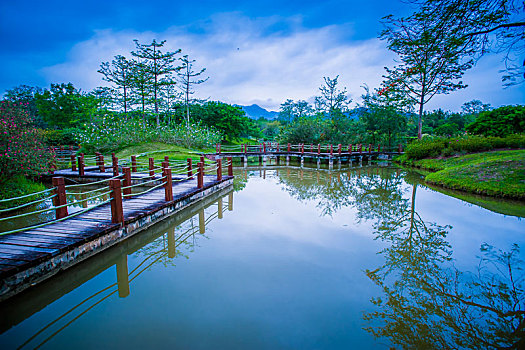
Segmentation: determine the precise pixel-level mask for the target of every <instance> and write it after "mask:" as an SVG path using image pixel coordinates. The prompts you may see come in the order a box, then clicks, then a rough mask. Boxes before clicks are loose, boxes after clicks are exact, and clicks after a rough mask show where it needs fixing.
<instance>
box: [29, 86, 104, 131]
mask: <svg viewBox="0 0 525 350" xmlns="http://www.w3.org/2000/svg"><path fill="white" fill-rule="evenodd" d="M35 99H36V106H37V108H38V113H39V114H40V115H41V116H42V118H43V120H44V121H45V122H46V123H47V124H48V125H49V127H51V128H58V129H64V128H70V127H75V126H77V125H79V124H81V123H83V122H86V121H88V120H90V118H91V116H92V114H94V112H95V111H96V108H97V105H98V101H97V100H96V98H95V97H94V96H90V95H83V94H81V93H80V92H79V91H78V90H77V89H75V87H74V86H73V84H71V83H68V84H51V88H50V89H49V90H47V89H46V90H44V92H42V93H37V94H35Z"/></svg>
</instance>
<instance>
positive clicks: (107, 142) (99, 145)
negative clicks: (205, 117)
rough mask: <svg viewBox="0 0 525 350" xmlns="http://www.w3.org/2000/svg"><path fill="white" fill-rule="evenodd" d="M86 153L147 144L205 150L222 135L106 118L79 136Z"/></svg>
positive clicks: (192, 126)
mask: <svg viewBox="0 0 525 350" xmlns="http://www.w3.org/2000/svg"><path fill="white" fill-rule="evenodd" d="M76 137H77V139H78V140H79V141H80V143H81V145H82V149H83V150H84V151H86V152H95V151H100V152H107V151H117V150H119V149H122V148H124V147H127V146H130V145H135V144H140V143H144V142H154V141H156V142H165V143H168V144H173V145H182V146H185V147H196V148H200V147H206V146H210V145H213V144H215V143H218V142H220V140H221V133H220V132H218V131H216V130H215V129H213V128H209V127H206V126H203V125H200V124H197V123H196V124H190V125H189V128H186V125H182V124H170V125H162V126H160V127H156V126H153V125H151V123H147V122H144V120H142V119H139V118H128V119H125V116H124V115H122V114H119V113H113V114H106V115H104V116H101V117H100V118H98V120H97V121H96V122H94V123H86V124H84V126H83V127H82V128H81V129H79V132H78V133H77V134H76Z"/></svg>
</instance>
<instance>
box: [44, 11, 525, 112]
mask: <svg viewBox="0 0 525 350" xmlns="http://www.w3.org/2000/svg"><path fill="white" fill-rule="evenodd" d="M276 28H281V29H280V30H276ZM351 31H352V29H351V25H345V26H327V27H322V28H316V29H307V28H304V27H303V26H302V25H301V18H300V17H292V18H281V17H277V16H275V17H267V18H256V19H249V18H247V17H243V16H241V15H239V14H237V13H229V14H219V15H215V16H213V17H212V18H210V19H209V20H207V21H204V22H199V23H195V24H193V25H191V26H185V27H177V26H174V27H171V28H169V29H167V30H166V31H164V32H158V33H154V32H143V33H138V32H134V31H118V32H115V31H112V30H100V31H97V32H95V34H94V35H93V37H92V38H91V39H90V40H87V41H84V42H80V43H78V44H77V45H75V46H74V47H73V48H72V49H71V51H70V53H69V55H68V59H67V61H66V62H64V63H61V64H57V65H54V66H51V67H46V68H44V69H43V70H42V73H43V74H44V75H45V77H46V79H47V80H48V82H67V81H71V82H72V83H73V84H74V85H75V86H78V87H81V88H83V89H84V90H90V89H92V88H94V87H96V86H100V85H104V82H103V81H102V79H101V75H100V74H99V73H97V69H98V68H99V66H100V63H101V62H102V61H110V60H111V59H112V58H113V57H114V56H115V55H117V54H122V55H125V56H129V52H130V51H131V50H133V49H134V43H133V39H139V41H140V42H142V43H148V42H151V40H152V39H153V38H157V39H158V40H167V43H166V49H167V50H170V51H173V50H176V49H179V48H181V49H182V50H183V53H184V54H189V55H190V58H192V59H195V60H196V65H197V67H198V68H200V67H206V68H207V71H206V73H207V74H208V75H209V76H210V79H209V81H208V82H206V83H205V84H202V85H200V86H199V87H197V95H198V97H201V98H208V97H209V98H211V99H212V100H221V101H224V102H228V103H237V104H243V105H248V104H252V103H257V104H259V105H260V106H262V107H265V108H268V109H273V110H277V109H278V108H279V105H280V104H281V103H282V102H283V101H284V100H286V99H287V98H291V99H294V100H298V99H305V100H311V99H312V98H313V96H315V95H317V94H318V88H319V86H320V85H321V84H322V83H323V77H324V76H330V77H335V76H336V75H339V76H340V78H339V82H340V84H341V86H346V87H347V89H348V91H349V92H350V94H351V96H352V98H353V99H354V101H359V100H360V98H359V97H360V95H361V94H362V92H363V89H362V88H361V86H362V85H363V84H364V83H366V84H368V85H369V86H370V87H376V86H378V85H379V83H380V81H381V76H382V74H383V72H384V70H383V67H384V66H392V65H393V57H394V56H393V54H391V53H390V52H389V51H388V50H387V49H386V48H385V45H384V42H381V41H380V40H378V39H370V40H366V41H351V40H349V39H348V38H349V37H351ZM349 34H350V35H349ZM487 61H489V60H487ZM491 62H492V61H491ZM498 69H499V68H496V67H494V66H493V64H492V63H489V64H486V63H481V64H480V66H479V67H476V68H475V69H474V70H472V71H471V72H470V73H469V74H468V75H467V77H466V78H468V80H470V81H468V80H467V83H470V85H471V87H470V88H469V89H467V90H464V91H461V92H455V93H452V94H451V95H446V96H439V97H436V98H435V99H434V100H433V101H431V103H430V104H429V108H438V107H442V108H445V109H454V110H459V108H460V106H461V104H462V103H463V102H465V101H468V100H471V99H473V98H477V99H481V100H482V101H484V102H488V103H492V104H493V105H499V104H509V103H520V102H521V103H523V99H524V96H523V93H520V92H519V91H518V92H516V91H515V90H516V89H514V90H512V89H511V90H502V89H501V88H500V86H501V84H500V83H499V74H498V73H497V70H498ZM496 80H497V83H496V82H495V81H496ZM472 82H474V83H472ZM516 99H517V101H516ZM496 101H497V102H496Z"/></svg>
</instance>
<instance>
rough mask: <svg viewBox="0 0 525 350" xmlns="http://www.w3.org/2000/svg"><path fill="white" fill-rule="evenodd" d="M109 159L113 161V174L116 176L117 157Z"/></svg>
mask: <svg viewBox="0 0 525 350" xmlns="http://www.w3.org/2000/svg"><path fill="white" fill-rule="evenodd" d="M111 161H112V162H113V164H112V165H113V176H118V174H119V172H118V158H117V157H113V158H112V159H111Z"/></svg>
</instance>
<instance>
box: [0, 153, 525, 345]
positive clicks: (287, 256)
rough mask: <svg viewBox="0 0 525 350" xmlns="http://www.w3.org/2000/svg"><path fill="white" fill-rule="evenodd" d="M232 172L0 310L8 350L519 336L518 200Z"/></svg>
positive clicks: (522, 232) (378, 171) (364, 173)
mask: <svg viewBox="0 0 525 350" xmlns="http://www.w3.org/2000/svg"><path fill="white" fill-rule="evenodd" d="M235 175H236V182H235V185H234V190H233V191H230V192H226V193H220V194H218V195H217V196H215V197H211V198H208V199H207V200H206V201H205V202H202V203H199V204H197V205H195V206H193V207H191V208H189V209H187V210H185V211H183V212H180V213H178V214H176V215H175V216H173V217H171V218H170V219H168V220H165V221H163V222H161V223H159V224H157V225H155V226H153V227H151V228H149V229H148V230H147V231H144V232H142V233H141V234H140V235H137V236H135V237H133V238H131V239H129V240H127V241H126V242H124V243H122V244H120V245H118V246H115V247H113V248H111V249H109V250H107V251H105V252H103V253H101V254H99V255H97V256H95V257H94V258H91V259H89V260H87V261H85V262H83V263H81V264H79V265H78V266H76V267H74V268H72V269H70V270H67V271H64V272H62V273H61V274H59V275H57V276H56V277H55V278H53V279H51V280H49V281H47V282H45V283H44V284H42V285H40V286H37V287H35V288H33V289H30V290H28V291H26V292H24V293H22V294H20V295H18V296H16V297H15V298H12V299H10V300H8V301H7V302H4V303H3V304H1V305H0V313H1V315H2V316H1V323H0V332H1V333H2V334H0V345H1V347H2V349H11V348H23V349H25V348H36V347H42V348H49V349H57V348H71V347H73V346H74V347H75V348H101V347H102V348H177V349H247V348H248V349H351V348H356V349H360V348H367V349H389V348H392V347H394V348H403V347H417V348H423V347H430V348H451V347H455V348H492V347H498V346H510V345H513V344H514V345H516V344H518V342H519V341H523V340H521V339H523V338H525V337H524V334H523V332H524V331H523V322H525V321H524V316H525V305H524V302H525V294H524V290H523V287H524V282H525V281H524V276H525V275H524V272H523V268H524V267H525V266H524V263H523V260H524V253H523V252H522V251H521V248H522V247H523V246H524V243H525V225H524V222H523V219H522V218H521V216H523V215H522V213H523V208H524V205H523V203H512V202H501V201H495V200H488V199H487V198H476V197H472V196H466V195H464V194H453V195H449V194H445V193H442V192H443V191H442V190H439V191H437V190H436V189H431V188H428V187H426V186H424V185H423V184H422V177H421V176H420V175H418V174H416V173H412V172H409V171H407V170H403V169H399V168H396V167H394V166H391V165H389V164H387V163H383V164H379V165H378V164H374V165H366V164H365V165H364V166H362V167H353V168H349V167H348V166H347V167H343V168H341V169H336V170H333V171H328V170H327V169H308V168H299V167H279V168H278V167H271V166H268V167H264V168H262V167H261V168H259V167H257V168H248V169H238V170H237V171H236V174H235ZM456 197H461V199H459V198H456ZM473 203H475V204H473ZM486 208H490V209H492V210H489V209H486ZM498 211H499V212H498ZM520 322H521V323H520ZM520 327H521V330H520ZM520 332H521V333H520ZM73 344H74V345H73ZM517 347H519V346H517Z"/></svg>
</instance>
